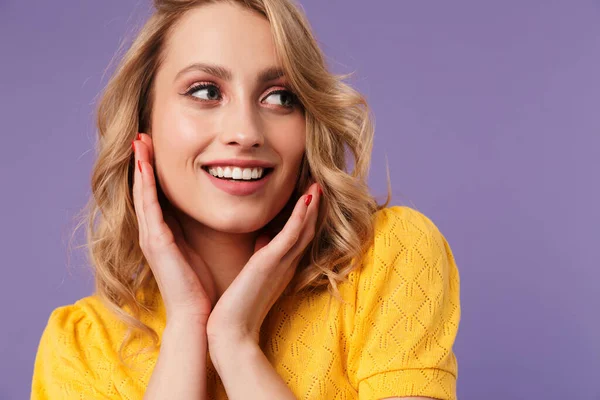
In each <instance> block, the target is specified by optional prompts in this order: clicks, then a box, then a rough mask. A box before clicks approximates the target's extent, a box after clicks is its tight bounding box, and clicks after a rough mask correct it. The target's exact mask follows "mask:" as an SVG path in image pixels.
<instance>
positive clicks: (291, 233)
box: [269, 186, 314, 260]
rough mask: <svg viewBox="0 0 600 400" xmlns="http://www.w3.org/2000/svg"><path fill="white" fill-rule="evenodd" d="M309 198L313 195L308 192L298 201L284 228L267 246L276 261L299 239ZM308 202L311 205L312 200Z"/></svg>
mask: <svg viewBox="0 0 600 400" xmlns="http://www.w3.org/2000/svg"><path fill="white" fill-rule="evenodd" d="M311 189H312V186H311ZM309 198H310V199H313V198H314V194H313V193H310V190H309V193H308V194H305V195H303V196H301V197H300V198H299V199H298V202H297V203H296V206H295V207H294V210H293V211H292V215H291V216H290V218H289V219H288V221H287V222H286V224H285V226H284V227H283V229H282V230H281V232H279V233H278V234H277V236H275V238H273V240H272V241H271V243H270V244H269V250H270V251H272V252H273V253H274V254H272V256H276V257H277V259H278V260H280V259H281V258H283V257H284V256H285V255H286V254H287V253H288V251H290V249H291V248H292V247H293V246H294V245H295V244H296V242H297V241H298V239H299V238H300V236H301V233H302V227H303V226H304V220H305V218H306V214H307V211H308V207H309V206H310V204H309V206H307V204H306V202H307V200H308V199H309ZM310 201H311V203H312V200H310Z"/></svg>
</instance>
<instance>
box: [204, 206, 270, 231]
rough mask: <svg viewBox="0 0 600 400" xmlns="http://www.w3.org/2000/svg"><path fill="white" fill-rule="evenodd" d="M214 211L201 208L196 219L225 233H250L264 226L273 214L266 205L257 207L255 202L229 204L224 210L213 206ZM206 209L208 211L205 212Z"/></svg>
mask: <svg viewBox="0 0 600 400" xmlns="http://www.w3.org/2000/svg"><path fill="white" fill-rule="evenodd" d="M213 207H214V212H210V207H209V208H208V209H206V208H205V209H203V210H202V214H203V215H202V216H201V217H199V218H198V221H199V222H201V223H202V224H203V225H206V226H207V227H209V228H210V229H214V230H216V231H219V232H226V233H240V234H242V233H251V232H256V231H258V230H260V229H262V228H264V227H265V226H266V225H267V224H268V223H269V221H270V220H271V219H273V218H274V217H275V215H276V214H277V213H275V214H273V215H271V213H272V211H271V212H269V209H268V207H259V206H257V205H256V204H253V205H250V207H245V206H243V205H241V204H240V205H239V206H235V205H234V206H229V207H227V209H226V210H223V207H219V206H213ZM207 211H209V212H208V213H207Z"/></svg>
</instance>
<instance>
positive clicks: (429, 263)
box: [31, 206, 460, 400]
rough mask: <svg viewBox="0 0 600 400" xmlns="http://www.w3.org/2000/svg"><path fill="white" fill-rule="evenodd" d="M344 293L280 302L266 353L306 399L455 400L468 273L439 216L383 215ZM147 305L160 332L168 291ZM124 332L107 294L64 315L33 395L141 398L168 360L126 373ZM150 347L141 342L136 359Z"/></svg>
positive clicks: (49, 332)
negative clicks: (462, 286) (462, 275)
mask: <svg viewBox="0 0 600 400" xmlns="http://www.w3.org/2000/svg"><path fill="white" fill-rule="evenodd" d="M339 290H340V293H341V295H342V298H343V299H344V300H345V302H346V304H344V303H341V302H339V301H338V300H336V299H335V298H332V299H331V302H330V296H329V294H328V293H327V291H324V292H315V293H311V294H305V295H302V296H301V297H298V296H296V297H293V296H282V297H281V298H280V300H279V301H278V302H277V303H276V304H275V306H274V307H273V309H272V310H271V312H270V313H269V315H268V317H267V319H266V320H265V323H264V324H263V327H262V330H261V343H260V345H261V348H262V349H263V351H264V352H265V354H266V356H267V358H268V359H269V361H270V363H271V365H272V366H273V367H274V368H275V370H276V371H277V373H278V374H279V375H280V376H281V377H282V378H283V380H284V381H285V382H286V383H287V385H288V386H289V387H290V389H291V390H292V391H293V392H294V394H295V395H296V397H297V398H298V399H338V400H351V399H358V400H367V399H381V398H385V397H391V396H399V397H401V396H426V397H432V398H435V399H447V400H455V399H456V380H457V373H458V364H457V359H456V357H455V354H454V352H453V349H452V348H453V344H454V341H455V338H456V335H457V333H458V326H459V321H460V301H459V274H458V270H457V266H456V264H455V260H454V257H453V255H452V251H451V250H450V247H449V246H448V243H447V242H446V239H445V238H444V236H443V235H442V234H441V233H440V231H439V230H438V229H437V227H436V226H435V225H434V224H433V222H432V221H431V220H430V219H428V218H427V217H425V216H424V215H423V214H421V213H420V212H418V211H416V210H414V209H412V208H409V207H400V206H395V207H390V208H386V209H383V210H381V211H379V212H378V213H377V215H376V225H375V242H374V244H373V246H372V247H371V248H370V249H369V251H368V253H367V254H366V256H365V258H364V259H363V260H362V262H361V266H360V268H358V269H357V270H355V271H353V272H352V273H351V274H350V275H349V276H348V280H347V281H346V282H343V283H342V284H340V285H339ZM148 298H149V301H150V302H151V303H152V304H154V305H155V306H156V311H155V312H154V313H153V314H149V315H146V316H145V317H143V321H144V322H145V323H146V324H148V325H150V326H151V327H152V328H154V329H155V330H156V331H157V333H158V334H159V335H161V334H162V331H163V329H164V326H165V310H164V306H163V304H162V301H161V298H160V295H159V294H156V295H153V296H152V297H150V295H149V296H148ZM125 332H126V326H125V325H123V324H122V323H121V322H119V320H118V319H117V318H116V317H115V316H114V315H113V314H111V312H110V311H109V310H108V309H107V308H106V307H105V306H104V305H103V303H102V302H101V301H100V299H99V298H98V297H97V296H89V297H86V298H83V299H81V300H79V301H77V302H76V303H75V304H72V305H68V306H64V307H59V308H57V309H56V310H54V311H53V312H52V314H51V315H50V318H49V321H48V324H47V326H46V328H45V330H44V332H43V334H42V337H41V341H40V343H39V348H38V353H37V357H36V360H35V366H34V372H33V382H32V391H31V398H32V399H34V400H41V399H96V398H107V399H129V400H132V399H141V398H142V397H143V394H144V391H145V388H146V387H147V384H148V381H149V379H150V377H151V375H152V370H153V368H154V366H155V364H156V359H157V357H158V351H154V352H150V353H146V354H145V355H140V356H137V357H135V358H133V359H131V358H130V359H129V361H130V362H132V360H133V361H135V365H134V368H133V369H129V368H126V367H124V366H122V365H120V364H119V362H118V349H119V345H120V344H121V341H122V339H123V336H124V334H125ZM150 343H151V342H150V340H149V339H145V338H143V337H142V338H139V339H136V340H135V341H134V342H133V343H132V344H131V345H130V346H128V353H131V352H133V351H135V350H137V349H139V348H140V346H144V345H148V344H150ZM182 368H185V366H182ZM207 376H208V384H209V398H211V399H226V398H227V395H226V393H225V390H224V387H223V385H222V382H221V380H220V378H219V376H218V375H217V374H216V373H215V370H214V367H213V365H212V362H211V360H210V355H208V357H207Z"/></svg>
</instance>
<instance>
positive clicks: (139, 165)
mask: <svg viewBox="0 0 600 400" xmlns="http://www.w3.org/2000/svg"><path fill="white" fill-rule="evenodd" d="M138 168H139V169H140V172H142V161H141V160H138Z"/></svg>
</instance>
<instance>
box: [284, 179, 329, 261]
mask: <svg viewBox="0 0 600 400" xmlns="http://www.w3.org/2000/svg"><path fill="white" fill-rule="evenodd" d="M308 194H312V196H313V197H312V201H311V203H310V205H309V206H308V209H307V211H306V217H305V219H304V224H303V226H302V231H301V233H300V237H299V238H298V240H297V241H296V243H295V244H294V245H293V246H292V248H291V249H290V251H288V253H287V254H286V255H285V256H284V258H283V259H282V264H286V263H287V262H290V264H293V262H294V261H295V260H296V259H298V258H299V257H300V256H301V255H302V254H303V252H304V250H306V247H307V246H308V245H309V243H310V242H311V241H312V239H313V238H314V236H315V229H316V225H317V219H318V216H319V203H320V202H321V196H320V195H319V189H318V185H317V184H313V185H312V186H311V187H310V188H309V191H308ZM286 265H287V264H286Z"/></svg>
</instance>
